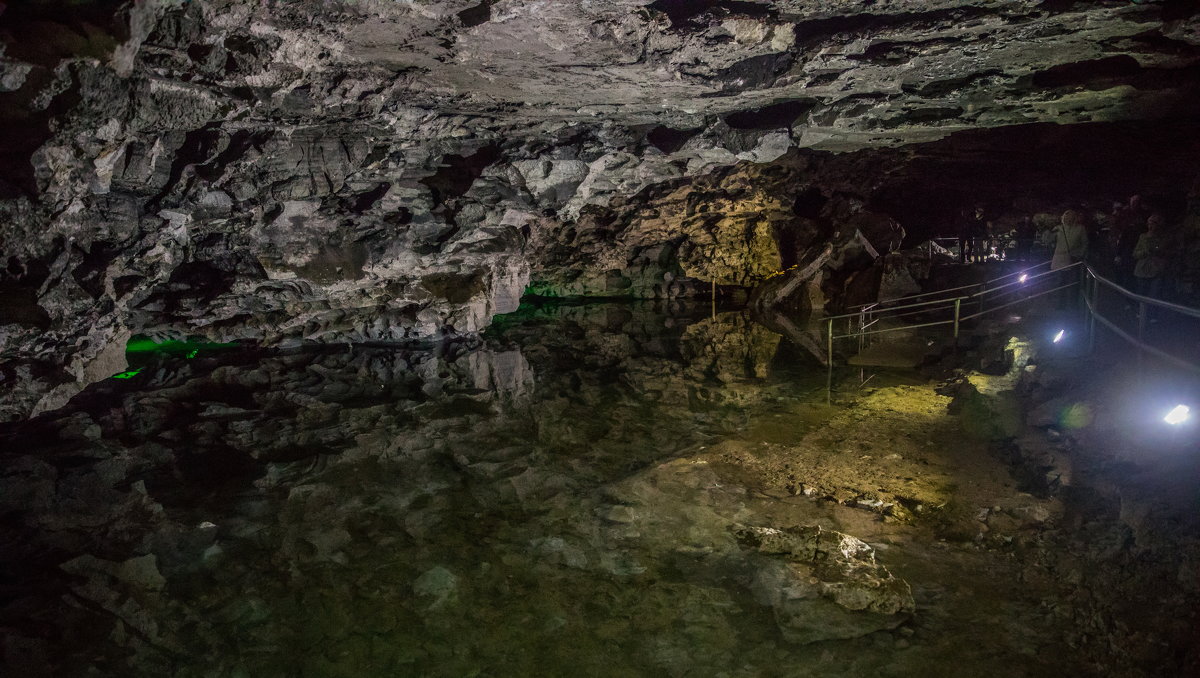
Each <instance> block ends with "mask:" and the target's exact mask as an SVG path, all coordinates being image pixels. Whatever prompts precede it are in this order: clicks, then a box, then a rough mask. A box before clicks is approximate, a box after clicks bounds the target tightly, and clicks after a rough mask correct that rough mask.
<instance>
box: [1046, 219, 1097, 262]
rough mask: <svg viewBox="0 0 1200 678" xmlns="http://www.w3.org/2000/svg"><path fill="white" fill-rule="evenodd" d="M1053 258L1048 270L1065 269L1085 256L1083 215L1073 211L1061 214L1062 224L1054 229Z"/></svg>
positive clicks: (1085, 231)
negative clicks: (1055, 235) (1055, 233)
mask: <svg viewBox="0 0 1200 678" xmlns="http://www.w3.org/2000/svg"><path fill="white" fill-rule="evenodd" d="M1056 231H1057V237H1056V240H1055V245H1054V256H1053V258H1051V259H1050V270H1051V271H1057V270H1058V269H1060V268H1066V267H1067V266H1070V265H1071V264H1074V263H1075V262H1077V261H1083V258H1084V257H1085V256H1087V249H1088V234H1087V228H1086V227H1085V226H1084V225H1083V215H1082V214H1080V213H1079V212H1077V211H1075V210H1067V211H1066V212H1063V215H1062V224H1060V225H1059V227H1058V228H1057V229H1056Z"/></svg>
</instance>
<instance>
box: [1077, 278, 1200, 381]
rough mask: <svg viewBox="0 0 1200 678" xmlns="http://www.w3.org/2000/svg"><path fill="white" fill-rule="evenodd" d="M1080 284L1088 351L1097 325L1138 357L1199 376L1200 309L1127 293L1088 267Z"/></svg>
mask: <svg viewBox="0 0 1200 678" xmlns="http://www.w3.org/2000/svg"><path fill="white" fill-rule="evenodd" d="M1084 282H1085V287H1084V291H1085V294H1084V303H1085V305H1086V307H1087V311H1088V346H1089V348H1094V346H1095V341H1096V323H1100V324H1101V325H1102V326H1104V327H1105V328H1107V329H1108V330H1109V331H1111V332H1112V333H1113V334H1115V335H1116V336H1118V337H1120V338H1121V339H1123V340H1124V341H1126V342H1128V343H1129V344H1132V345H1133V346H1135V347H1137V348H1138V350H1139V351H1141V352H1142V353H1147V354H1150V355H1152V356H1155V357H1157V358H1159V359H1161V360H1163V361H1164V362H1166V363H1168V364H1170V365H1173V366H1175V367H1179V368H1182V369H1185V370H1188V371H1191V372H1196V373H1200V309H1195V308H1191V307H1189V306H1181V305H1179V304H1173V303H1171V302H1169V301H1163V300H1161V299H1155V298H1153V297H1147V296H1145V295H1141V294H1137V293H1135V292H1130V291H1129V290H1127V289H1125V288H1124V287H1121V286H1120V285H1118V284H1117V283H1115V282H1113V281H1111V280H1109V279H1108V278H1105V277H1104V276H1102V275H1100V274H1099V273H1097V272H1096V271H1095V270H1094V269H1092V268H1091V267H1090V266H1089V267H1088V268H1087V270H1086V271H1085V273H1084ZM1114 302H1115V303H1114ZM1114 309H1115V312H1114ZM1168 319H1171V322H1165V321H1167V320H1168ZM1168 349H1171V350H1168Z"/></svg>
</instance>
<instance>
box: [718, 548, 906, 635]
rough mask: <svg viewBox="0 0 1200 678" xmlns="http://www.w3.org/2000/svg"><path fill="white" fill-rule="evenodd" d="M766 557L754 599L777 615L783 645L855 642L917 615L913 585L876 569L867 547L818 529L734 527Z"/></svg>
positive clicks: (753, 585) (879, 567) (755, 576)
mask: <svg viewBox="0 0 1200 678" xmlns="http://www.w3.org/2000/svg"><path fill="white" fill-rule="evenodd" d="M733 533H734V535H735V536H736V537H737V540H738V542H739V543H740V544H741V545H742V546H743V547H744V548H746V549H748V550H750V551H752V552H757V553H759V554H762V555H763V556H766V558H763V559H762V560H761V561H760V562H759V563H758V565H759V567H758V569H757V571H756V572H755V573H754V574H753V579H752V581H751V584H750V586H751V589H752V591H753V592H754V595H755V598H756V599H757V600H758V601H759V602H760V603H762V604H764V605H768V606H770V607H771V608H772V609H773V610H774V612H775V618H776V620H777V621H778V623H779V628H780V631H781V632H782V633H783V636H784V638H786V639H787V640H789V641H790V642H793V643H799V644H806V643H813V642H817V641H821V640H832V639H838V638H856V637H859V636H864V635H867V634H868V633H873V632H875V631H879V630H882V629H891V628H895V627H896V626H899V625H900V624H902V623H903V622H905V621H906V620H907V619H908V618H909V617H910V616H911V615H912V613H913V611H914V610H915V609H916V605H915V603H914V602H913V596H912V590H911V589H910V588H909V585H908V583H907V582H905V581H904V580H902V579H897V578H896V577H894V576H892V574H891V573H890V572H888V570H887V568H885V567H883V566H882V565H880V564H879V563H877V562H875V552H874V550H873V549H872V548H871V547H870V546H868V545H867V544H866V543H864V542H863V541H861V540H859V539H857V538H855V537H852V536H850V535H847V534H842V533H840V532H834V531H832V530H824V529H822V528H821V527H819V526H815V525H814V526H807V527H793V528H787V529H777V528H772V527H748V526H743V525H739V526H736V527H734V528H733Z"/></svg>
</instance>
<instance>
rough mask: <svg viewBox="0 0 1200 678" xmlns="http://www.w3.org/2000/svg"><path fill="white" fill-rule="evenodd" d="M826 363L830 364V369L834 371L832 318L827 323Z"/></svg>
mask: <svg viewBox="0 0 1200 678" xmlns="http://www.w3.org/2000/svg"><path fill="white" fill-rule="evenodd" d="M826 330H827V331H826V333H825V337H826V347H827V351H826V362H827V363H828V364H829V369H833V319H832V318H830V319H829V320H828V321H827V322H826Z"/></svg>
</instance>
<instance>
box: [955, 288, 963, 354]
mask: <svg viewBox="0 0 1200 678" xmlns="http://www.w3.org/2000/svg"><path fill="white" fill-rule="evenodd" d="M961 309H962V297H959V298H957V299H955V300H954V348H958V318H959V315H960V312H961Z"/></svg>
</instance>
